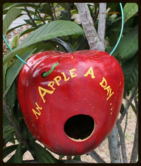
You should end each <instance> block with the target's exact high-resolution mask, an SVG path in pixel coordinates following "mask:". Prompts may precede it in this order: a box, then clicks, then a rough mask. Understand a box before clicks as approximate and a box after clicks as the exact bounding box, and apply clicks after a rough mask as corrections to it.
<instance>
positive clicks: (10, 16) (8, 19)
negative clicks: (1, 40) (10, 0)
mask: <svg viewBox="0 0 141 166" xmlns="http://www.w3.org/2000/svg"><path fill="white" fill-rule="evenodd" d="M21 12H22V11H21V10H20V9H17V8H12V9H10V10H9V11H8V13H7V14H6V16H5V17H4V20H3V34H4V35H5V34H6V32H7V31H8V29H9V27H10V25H11V23H12V22H13V21H14V20H15V18H16V17H17V16H18V15H19V14H20V13H21Z"/></svg>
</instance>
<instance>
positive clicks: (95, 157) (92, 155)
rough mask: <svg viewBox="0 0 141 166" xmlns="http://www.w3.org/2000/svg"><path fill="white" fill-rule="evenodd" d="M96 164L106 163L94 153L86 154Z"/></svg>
mask: <svg viewBox="0 0 141 166" xmlns="http://www.w3.org/2000/svg"><path fill="white" fill-rule="evenodd" d="M88 154H89V155H90V156H91V157H92V158H93V159H94V160H95V161H96V162H97V163H106V162H105V161H104V160H103V159H102V158H101V157H100V156H99V155H98V154H97V153H96V152H95V151H91V152H89V153H88Z"/></svg>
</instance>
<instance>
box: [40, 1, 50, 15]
mask: <svg viewBox="0 0 141 166" xmlns="http://www.w3.org/2000/svg"><path fill="white" fill-rule="evenodd" d="M38 10H39V12H41V13H45V14H48V15H50V16H51V15H52V10H51V8H50V6H49V4H48V3H45V4H43V5H42V6H41V7H40V8H39V9H38Z"/></svg>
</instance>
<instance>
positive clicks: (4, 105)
mask: <svg viewBox="0 0 141 166" xmlns="http://www.w3.org/2000/svg"><path fill="white" fill-rule="evenodd" d="M3 110H4V112H5V114H6V116H7V118H8V120H9V121H10V123H11V124H12V126H13V128H14V130H15V133H16V135H17V136H18V138H19V139H20V140H21V142H22V143H23V144H24V145H25V147H26V148H27V150H29V151H30V153H31V154H32V155H33V156H34V152H33V151H32V150H31V149H30V147H29V145H28V143H27V141H26V140H25V139H24V138H23V136H22V134H21V132H20V129H19V127H18V126H17V125H16V123H15V121H14V119H13V117H12V116H11V114H10V113H9V110H10V108H9V107H8V106H7V105H6V103H5V101H4V99H3Z"/></svg>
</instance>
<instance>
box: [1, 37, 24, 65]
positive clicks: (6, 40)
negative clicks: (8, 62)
mask: <svg viewBox="0 0 141 166" xmlns="http://www.w3.org/2000/svg"><path fill="white" fill-rule="evenodd" d="M3 40H4V42H5V43H6V45H7V47H8V48H9V50H10V51H12V48H11V47H10V45H9V44H8V42H7V40H6V39H5V37H4V35H3ZM16 57H17V58H18V59H19V60H20V61H21V62H22V63H24V64H26V62H25V61H24V60H23V59H22V58H20V57H19V56H18V55H16Z"/></svg>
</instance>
